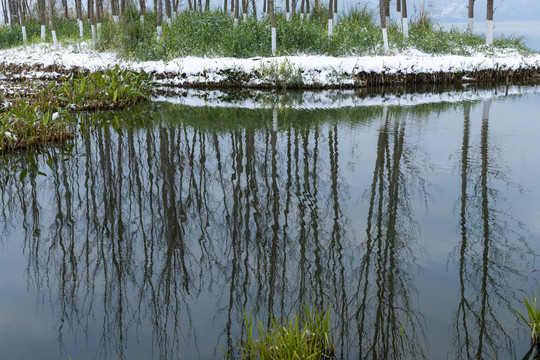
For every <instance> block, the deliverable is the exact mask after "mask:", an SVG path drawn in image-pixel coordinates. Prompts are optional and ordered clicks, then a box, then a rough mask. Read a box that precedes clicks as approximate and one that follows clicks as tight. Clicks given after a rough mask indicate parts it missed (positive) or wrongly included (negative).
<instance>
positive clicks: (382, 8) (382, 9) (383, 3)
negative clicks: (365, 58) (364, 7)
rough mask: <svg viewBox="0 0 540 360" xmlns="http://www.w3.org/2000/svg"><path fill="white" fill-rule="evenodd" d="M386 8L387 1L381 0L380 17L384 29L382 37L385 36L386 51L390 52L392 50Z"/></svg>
mask: <svg viewBox="0 0 540 360" xmlns="http://www.w3.org/2000/svg"><path fill="white" fill-rule="evenodd" d="M385 6H386V1H385V0H379V15H380V17H381V29H382V36H383V45H384V51H385V52H388V51H389V50H390V48H389V46H388V33H387V32H386V16H385V15H386V14H385Z"/></svg>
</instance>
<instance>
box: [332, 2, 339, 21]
mask: <svg viewBox="0 0 540 360" xmlns="http://www.w3.org/2000/svg"><path fill="white" fill-rule="evenodd" d="M337 1H338V0H334V16H333V17H334V24H333V25H334V27H335V26H336V25H337Z"/></svg>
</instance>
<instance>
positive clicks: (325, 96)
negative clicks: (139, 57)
mask: <svg viewBox="0 0 540 360" xmlns="http://www.w3.org/2000/svg"><path fill="white" fill-rule="evenodd" d="M168 90H169V89H168ZM175 93H177V94H175ZM523 94H540V86H510V87H509V88H508V95H510V96H511V95H523ZM179 95H181V96H179ZM498 96H501V97H502V96H506V88H504V90H501V89H497V88H492V89H485V90H480V89H476V88H472V87H471V88H466V89H463V90H460V91H446V92H440V93H408V94H389V93H386V94H384V96H381V95H377V94H373V93H370V94H369V96H362V95H359V93H358V92H357V91H355V90H325V91H316V92H312V91H305V92H302V93H296V96H295V97H291V96H290V94H288V93H273V92H268V91H259V90H251V91H250V96H246V97H245V98H242V99H237V100H231V97H230V96H229V93H227V92H223V91H221V90H197V89H180V90H178V91H171V92H169V95H168V96H155V97H154V98H153V100H154V101H164V102H169V103H176V104H183V105H187V106H193V107H200V106H211V107H234V108H246V109H264V108H270V109H271V108H275V107H276V106H279V107H289V108H295V109H307V110H314V109H336V108H344V107H363V106H381V105H385V106H415V105H422V104H436V103H458V102H462V101H478V100H486V99H492V98H494V97H498Z"/></svg>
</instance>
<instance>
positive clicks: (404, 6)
mask: <svg viewBox="0 0 540 360" xmlns="http://www.w3.org/2000/svg"><path fill="white" fill-rule="evenodd" d="M401 16H402V17H403V18H402V19H403V36H405V37H408V36H409V20H407V0H402V2H401Z"/></svg>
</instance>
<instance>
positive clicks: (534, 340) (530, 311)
mask: <svg viewBox="0 0 540 360" xmlns="http://www.w3.org/2000/svg"><path fill="white" fill-rule="evenodd" d="M538 294H539V296H540V288H539V289H538ZM523 301H524V302H525V309H526V310H527V313H526V314H525V315H526V316H524V315H522V314H521V313H520V312H518V311H516V313H517V315H518V316H519V318H520V319H521V320H523V321H524V322H525V324H527V326H528V327H529V329H530V330H531V345H532V346H535V347H536V348H540V335H539V331H540V308H539V306H538V301H537V298H536V295H535V294H534V292H532V294H531V298H530V299H528V298H527V297H526V296H523Z"/></svg>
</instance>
